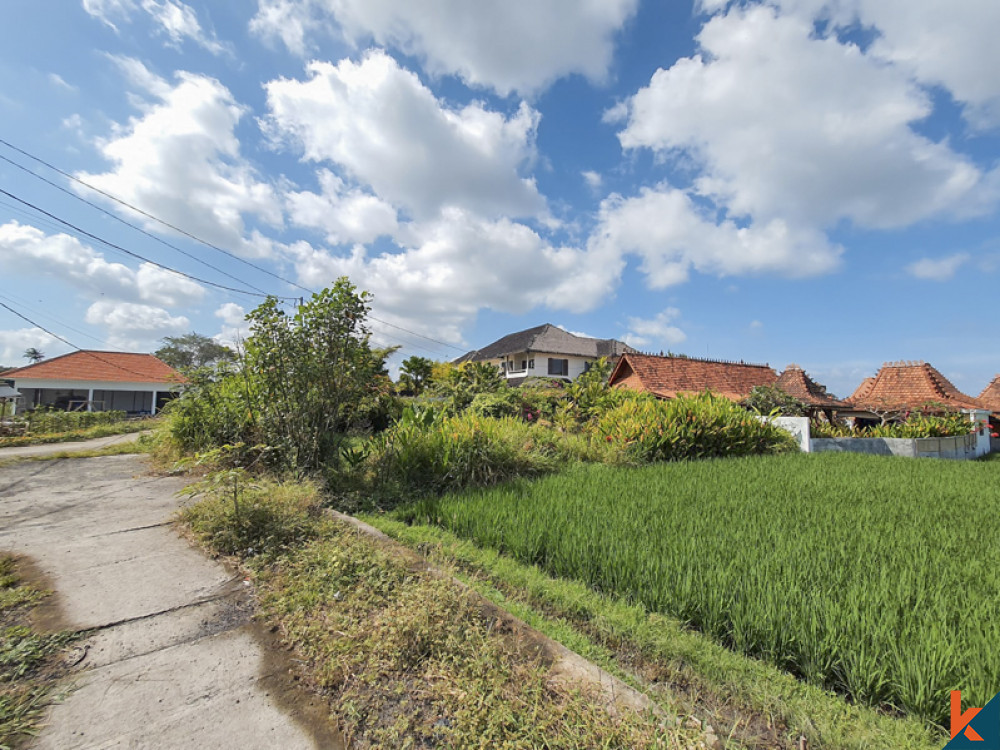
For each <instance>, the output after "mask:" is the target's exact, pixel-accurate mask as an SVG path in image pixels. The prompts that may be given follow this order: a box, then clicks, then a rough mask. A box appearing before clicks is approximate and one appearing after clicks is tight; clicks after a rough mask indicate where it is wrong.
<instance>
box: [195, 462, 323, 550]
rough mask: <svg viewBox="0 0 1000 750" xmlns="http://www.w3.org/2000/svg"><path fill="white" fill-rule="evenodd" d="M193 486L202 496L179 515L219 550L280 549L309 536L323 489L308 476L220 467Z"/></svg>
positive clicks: (318, 516)
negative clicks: (257, 477) (256, 475)
mask: <svg viewBox="0 0 1000 750" xmlns="http://www.w3.org/2000/svg"><path fill="white" fill-rule="evenodd" d="M227 475H228V476H227ZM231 479H232V480H235V481H230V480H231ZM192 488H193V489H192V490H191V491H190V492H189V494H201V495H202V497H201V499H200V500H198V502H196V503H194V504H192V505H189V506H187V507H185V508H184V509H183V510H181V512H180V517H181V520H182V521H184V522H185V523H187V524H188V525H190V527H191V529H192V531H194V533H195V534H196V535H197V536H198V537H199V538H200V539H201V541H202V542H203V543H205V544H206V545H207V546H208V547H210V548H211V549H212V550H213V551H214V552H216V553H217V554H220V555H241V556H253V555H259V554H267V553H272V552H277V551H279V550H281V549H283V548H286V547H290V546H292V545H296V544H300V543H303V542H305V541H307V540H308V539H310V538H312V536H313V535H314V534H315V532H316V530H317V528H318V523H319V518H320V508H321V498H320V493H319V490H318V489H317V487H316V486H315V485H313V484H310V483H308V482H296V483H294V484H282V483H279V482H276V481H273V480H262V481H251V480H250V479H248V478H247V477H245V476H239V475H237V474H231V473H230V472H222V473H221V474H220V475H210V476H209V477H208V478H206V480H205V481H203V482H201V483H199V484H197V485H192Z"/></svg>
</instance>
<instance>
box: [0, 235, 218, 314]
mask: <svg viewBox="0 0 1000 750" xmlns="http://www.w3.org/2000/svg"><path fill="white" fill-rule="evenodd" d="M0 250H2V254H3V258H4V271H5V273H7V274H9V275H10V276H11V277H12V278H13V277H17V276H23V277H24V278H26V279H30V278H36V277H40V276H48V277H49V278H53V279H58V280H60V281H63V282H65V283H67V284H69V285H70V286H72V287H73V288H75V289H77V290H79V291H81V292H84V293H85V294H86V295H87V296H90V297H93V296H97V295H105V296H107V297H109V298H114V299H122V300H130V301H136V302H139V301H141V302H151V303H154V304H158V305H166V306H168V307H176V306H180V305H188V304H193V303H195V302H197V301H199V300H200V299H201V298H202V297H203V296H204V294H205V289H204V287H202V286H201V285H200V284H197V283H196V282H194V281H191V280H190V279H187V278H185V277H183V276H180V275H178V274H176V273H172V272H170V271H167V270H165V269H162V268H159V267H158V266H155V265H153V264H152V263H142V264H140V265H139V267H138V268H137V269H134V270H133V269H132V268H130V267H129V266H126V265H124V264H123V263H114V262H111V261H108V260H107V259H106V258H105V257H104V256H103V255H102V254H101V253H98V252H97V251H95V250H94V249H93V248H91V247H90V246H89V245H85V244H83V243H82V242H80V240H78V239H77V238H76V237H71V236H69V235H67V234H61V233H60V234H53V235H47V234H45V233H44V232H43V231H42V230H40V229H38V228H36V227H32V226H28V225H25V224H20V223H18V222H16V221H10V222H8V223H6V224H3V225H0Z"/></svg>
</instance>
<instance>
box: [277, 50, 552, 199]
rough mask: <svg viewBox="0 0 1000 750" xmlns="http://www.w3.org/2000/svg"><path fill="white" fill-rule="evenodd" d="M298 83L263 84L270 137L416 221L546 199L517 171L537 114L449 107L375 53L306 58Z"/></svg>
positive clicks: (530, 144)
mask: <svg viewBox="0 0 1000 750" xmlns="http://www.w3.org/2000/svg"><path fill="white" fill-rule="evenodd" d="M307 70H308V73H309V78H308V79H307V80H305V81H297V80H289V79H279V80H275V81H271V82H270V83H268V84H266V89H267V98H268V106H269V109H270V116H269V117H268V118H267V120H266V128H267V130H268V132H269V133H270V134H271V136H272V137H273V138H274V139H275V140H276V141H280V142H286V143H290V144H293V145H295V146H297V147H298V148H301V149H302V151H303V154H304V156H305V158H306V159H307V160H309V161H313V162H318V163H331V164H335V165H337V166H339V167H340V168H341V169H342V170H343V171H344V172H345V174H346V175H347V176H350V177H351V178H352V179H353V180H356V181H357V182H359V183H361V184H362V185H364V186H370V187H371V189H372V190H373V191H374V192H375V194H376V195H377V196H378V197H379V198H381V199H382V200H384V201H388V202H390V203H392V204H393V205H394V206H397V207H400V208H403V209H405V210H407V211H409V212H411V213H412V214H413V215H415V216H417V217H422V218H426V217H428V216H432V215H434V214H435V213H436V212H437V211H438V210H440V208H441V207H442V206H446V205H454V206H461V207H463V208H467V209H471V210H474V211H476V212H478V213H481V214H484V215H492V216H496V215H501V214H505V215H511V216H535V215H539V214H541V213H543V212H544V210H545V201H544V199H543V198H542V197H541V195H539V193H538V190H537V188H536V187H535V184H534V181H533V180H531V179H528V178H525V177H522V176H521V175H520V169H521V168H522V166H523V165H525V164H526V163H527V162H529V161H530V160H531V159H532V158H533V157H534V153H535V148H534V140H535V131H536V128H537V126H538V120H539V114H538V112H536V111H535V110H533V109H532V108H531V107H529V106H528V105H526V104H523V103H522V105H521V107H520V108H519V109H518V110H517V112H516V113H515V114H513V115H511V116H510V117H505V116H504V115H503V114H501V113H499V112H494V111H490V110H488V109H486V108H485V107H484V106H483V105H482V104H480V103H472V104H469V105H467V106H465V107H462V108H461V109H453V108H451V107H448V106H447V105H445V104H444V103H442V102H441V101H439V100H438V99H437V98H436V97H435V96H434V94H433V93H432V92H431V91H430V89H428V88H427V87H426V86H424V85H423V84H422V83H421V82H420V80H419V79H418V78H417V76H416V75H414V74H413V73H412V72H410V71H408V70H405V69H403V68H401V67H400V66H399V65H398V64H397V63H396V61H395V60H393V59H392V58H391V57H389V56H388V55H387V54H385V53H384V52H381V51H377V50H373V51H370V52H368V53H367V54H366V55H365V56H364V58H363V59H362V60H360V61H359V62H354V61H352V60H349V59H345V60H341V61H340V62H339V63H338V64H336V65H334V64H332V63H329V62H312V63H310V64H309V65H308V66H307Z"/></svg>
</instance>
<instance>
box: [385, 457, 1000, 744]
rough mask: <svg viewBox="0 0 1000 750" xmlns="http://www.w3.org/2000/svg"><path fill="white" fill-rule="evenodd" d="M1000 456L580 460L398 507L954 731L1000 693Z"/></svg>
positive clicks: (855, 696)
mask: <svg viewBox="0 0 1000 750" xmlns="http://www.w3.org/2000/svg"><path fill="white" fill-rule="evenodd" d="M998 480H1000V473H998V469H997V466H996V464H989V463H979V462H975V463H948V462H941V461H931V460H907V459H891V458H889V459H886V458H880V457H872V456H858V455H849V454H845V455H840V454H838V455H820V456H804V455H788V456H777V457H750V458H741V459H727V460H715V461H702V462H687V463H685V462H682V463H674V464H661V465H656V466H649V467H643V468H620V467H607V466H581V467H578V468H576V469H574V470H573V471H571V472H566V473H562V474H558V475H553V476H550V477H546V478H543V479H540V480H537V481H534V482H530V483H529V482H516V483H512V484H508V485H502V486H500V487H496V488H493V489H490V490H475V491H468V492H465V493H461V494H454V495H448V496H445V497H444V498H440V499H433V498H428V499H425V500H424V501H421V502H420V503H418V504H415V505H411V506H408V507H406V508H403V509H401V510H400V511H399V515H400V517H402V518H404V519H406V520H420V521H424V522H434V523H438V524H440V525H441V526H444V527H446V528H448V529H450V530H452V531H454V532H456V533H458V534H459V535H461V536H465V537H468V538H471V539H473V540H474V541H476V542H477V543H478V544H481V545H484V546H489V547H492V548H495V549H498V550H500V551H502V552H505V553H508V554H510V555H512V556H514V557H516V558H518V559H520V560H522V561H524V562H528V563H535V564H538V565H540V566H541V567H543V568H545V569H546V570H548V571H550V572H552V573H554V574H556V575H560V576H565V577H571V578H576V579H580V580H583V581H585V582H587V583H588V584H590V585H591V586H593V587H595V588H597V589H599V590H602V591H607V592H609V593H615V594H619V595H624V596H627V597H629V598H631V599H633V600H635V601H637V602H641V603H642V604H643V605H645V606H646V607H647V608H649V609H651V610H654V611H660V612H663V613H667V614H670V615H674V616H677V617H680V618H682V619H683V620H685V621H687V622H689V623H690V624H691V625H692V626H694V627H696V628H698V629H700V630H702V631H704V632H706V633H708V634H710V635H712V636H713V637H715V638H717V639H718V640H720V641H721V642H723V643H725V644H726V645H728V646H731V647H732V648H734V649H736V650H739V651H742V652H744V653H747V654H750V655H753V656H756V657H759V658H762V659H765V660H766V661H768V662H770V663H772V664H775V665H777V666H779V667H781V668H784V669H787V670H789V671H791V672H793V673H794V674H797V675H799V676H801V677H802V678H804V679H806V680H808V681H809V682H811V683H814V684H817V685H820V686H823V687H826V688H831V689H834V690H837V691H839V692H842V693H845V694H847V695H848V696H849V697H850V698H851V699H852V700H856V701H859V702H862V703H865V704H870V705H878V706H889V707H894V708H896V709H898V710H902V711H905V712H907V713H909V714H912V715H915V716H918V717H920V718H922V719H924V720H926V721H929V722H934V723H937V724H939V725H943V724H944V723H945V721H946V719H947V716H948V697H949V691H950V690H952V689H961V690H962V696H963V702H965V703H967V704H968V705H974V706H977V705H978V706H982V705H985V703H986V702H987V701H988V700H989V699H990V698H992V697H993V696H994V695H995V694H996V693H997V691H1000V545H998V544H997V539H998V538H1000V481H998Z"/></svg>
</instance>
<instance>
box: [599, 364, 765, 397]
mask: <svg viewBox="0 0 1000 750" xmlns="http://www.w3.org/2000/svg"><path fill="white" fill-rule="evenodd" d="M777 379H778V374H777V373H776V372H775V371H774V370H772V369H771V368H770V367H769V366H768V365H752V364H747V363H746V362H724V361H719V360H711V359H694V358H692V357H674V356H666V357H664V356H656V355H653V354H637V353H632V352H626V353H625V354H623V355H622V358H621V359H620V360H618V364H617V365H615V369H614V371H613V372H612V373H611V378H610V380H609V381H608V382H609V385H611V386H616V387H619V388H632V389H634V390H638V391H650V392H652V393H653V394H655V395H657V396H660V397H661V398H673V397H674V396H676V395H677V394H678V393H700V392H701V391H704V390H710V391H713V392H714V393H717V394H719V395H720V396H725V397H726V398H728V399H732V400H733V401H740V400H742V399H744V398H746V397H747V396H749V395H750V390H751V389H752V388H753V387H754V386H758V385H774V383H775V381H776V380H777Z"/></svg>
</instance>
